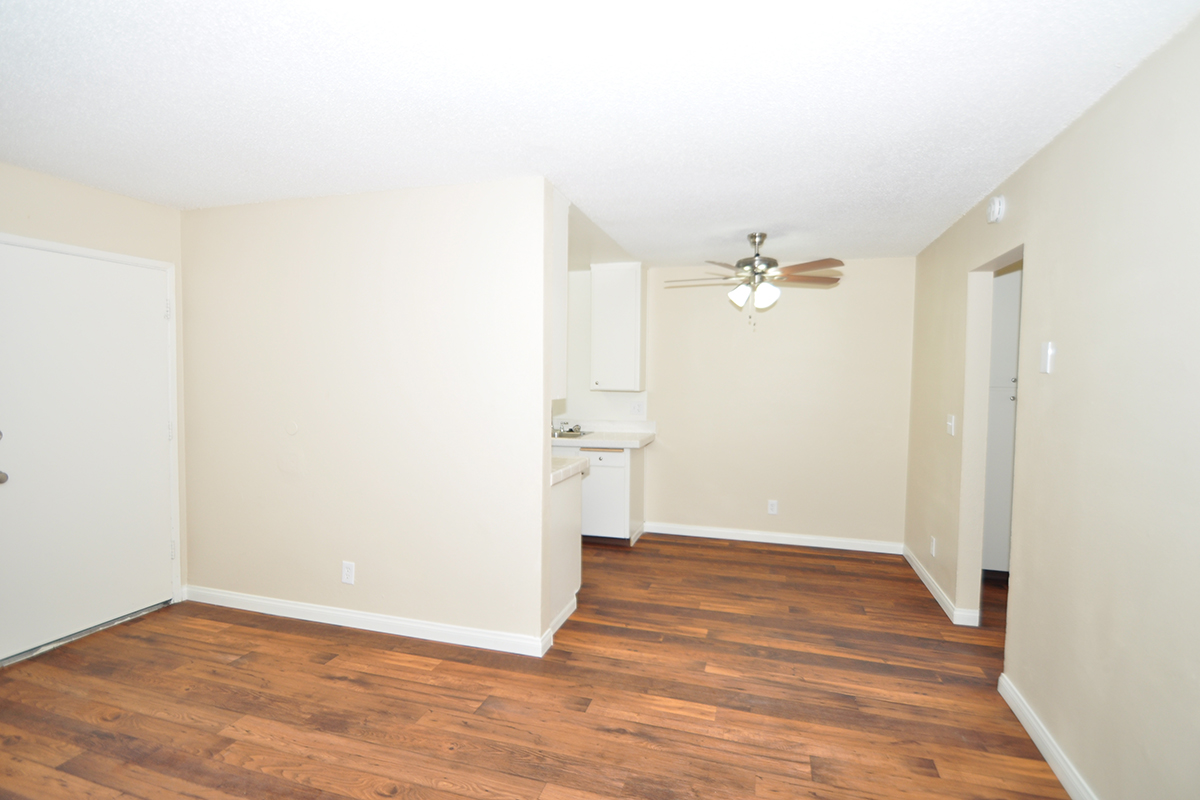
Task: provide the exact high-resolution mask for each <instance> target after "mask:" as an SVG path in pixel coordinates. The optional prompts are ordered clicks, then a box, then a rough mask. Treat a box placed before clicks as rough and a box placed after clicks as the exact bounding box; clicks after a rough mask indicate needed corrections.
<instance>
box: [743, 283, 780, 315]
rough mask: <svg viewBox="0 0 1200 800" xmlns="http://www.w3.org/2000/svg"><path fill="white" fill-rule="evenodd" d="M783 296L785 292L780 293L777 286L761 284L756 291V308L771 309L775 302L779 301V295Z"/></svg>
mask: <svg viewBox="0 0 1200 800" xmlns="http://www.w3.org/2000/svg"><path fill="white" fill-rule="evenodd" d="M743 285H744V284H743ZM781 294H783V292H781V291H779V287H778V286H776V285H775V284H773V283H760V284H759V285H758V288H757V289H755V290H754V307H755V308H758V309H763V308H770V307H771V306H773V305H775V301H776V300H778V299H779V295H781Z"/></svg>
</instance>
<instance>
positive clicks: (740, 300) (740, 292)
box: [729, 283, 779, 308]
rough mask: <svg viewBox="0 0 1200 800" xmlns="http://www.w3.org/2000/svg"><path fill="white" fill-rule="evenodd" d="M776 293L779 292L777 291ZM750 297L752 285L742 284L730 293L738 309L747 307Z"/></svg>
mask: <svg viewBox="0 0 1200 800" xmlns="http://www.w3.org/2000/svg"><path fill="white" fill-rule="evenodd" d="M776 291H779V290H778V289H776ZM749 297H750V284H748V283H740V284H738V285H737V286H735V287H733V291H732V292H730V293H729V299H730V300H732V301H733V302H734V303H736V304H737V307H738V308H742V307H744V306H745V305H746V300H747V299H749Z"/></svg>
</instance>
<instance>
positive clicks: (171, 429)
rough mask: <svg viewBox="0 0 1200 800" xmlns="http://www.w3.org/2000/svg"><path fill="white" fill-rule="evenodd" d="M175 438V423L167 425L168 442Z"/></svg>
mask: <svg viewBox="0 0 1200 800" xmlns="http://www.w3.org/2000/svg"><path fill="white" fill-rule="evenodd" d="M174 438H175V423H174V422H168V423H167V441H168V442H169V441H172V440H173V439H174Z"/></svg>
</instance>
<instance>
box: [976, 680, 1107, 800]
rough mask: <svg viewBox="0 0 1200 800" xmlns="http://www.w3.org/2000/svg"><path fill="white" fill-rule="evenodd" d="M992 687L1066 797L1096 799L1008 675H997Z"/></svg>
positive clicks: (1078, 799) (1086, 799) (1084, 799)
mask: <svg viewBox="0 0 1200 800" xmlns="http://www.w3.org/2000/svg"><path fill="white" fill-rule="evenodd" d="M996 688H997V689H998V690H999V691H1000V696H1001V697H1003V698H1004V701H1005V702H1006V703H1008V707H1009V708H1011V709H1012V712H1013V713H1014V714H1016V715H1017V719H1018V720H1020V722H1021V724H1022V725H1023V726H1025V732H1026V733H1028V734H1029V738H1030V739H1032V740H1033V743H1034V744H1035V745H1037V749H1038V750H1040V751H1041V753H1042V758H1044V759H1046V763H1047V764H1049V765H1050V769H1052V770H1054V774H1055V775H1056V776H1057V777H1058V780H1059V782H1060V783H1061V784H1062V785H1063V788H1064V789H1066V791H1067V794H1068V795H1070V796H1071V800H1100V796H1099V795H1097V794H1096V793H1095V792H1094V791H1092V787H1090V786H1088V784H1087V781H1085V780H1084V779H1083V776H1082V775H1080V774H1079V770H1078V769H1076V768H1075V765H1074V764H1072V763H1071V759H1069V758H1067V754H1066V753H1064V752H1063V749H1062V748H1061V747H1059V745H1058V742H1056V741H1055V740H1054V737H1053V736H1051V735H1050V731H1048V730H1047V729H1046V726H1045V725H1044V724H1042V720H1041V718H1039V717H1038V715H1037V714H1036V713H1035V712H1034V710H1033V708H1032V707H1031V706H1030V705H1029V702H1028V701H1027V700H1026V699H1025V696H1024V695H1022V694H1021V692H1020V690H1019V689H1017V687H1016V686H1014V685H1013V682H1012V681H1011V680H1010V679H1009V677H1008V675H1006V674H1004V673H1000V683H999V684H997V686H996Z"/></svg>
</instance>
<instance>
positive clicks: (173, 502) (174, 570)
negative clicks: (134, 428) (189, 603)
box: [0, 232, 183, 603]
mask: <svg viewBox="0 0 1200 800" xmlns="http://www.w3.org/2000/svg"><path fill="white" fill-rule="evenodd" d="M0 244H6V245H12V246H14V247H25V248H29V249H31V250H44V251H46V252H50V253H61V254H63V255H68V256H79V257H81V258H89V259H93V260H96V261H109V262H111V263H114V264H122V265H125V266H130V267H141V268H143V269H154V270H158V271H160V272H164V273H166V280H167V304H166V308H164V309H163V313H164V314H167V315H169V316H168V319H169V320H170V321H171V322H172V324H170V325H166V326H165V327H166V329H167V421H168V424H169V425H170V426H171V436H170V439H169V440H168V442H167V446H168V454H169V455H168V459H167V460H168V462H169V463H168V469H169V476H168V483H169V485H170V493H171V496H170V509H171V602H172V603H178V602H179V601H181V600H183V570H182V566H183V551H182V549H181V542H180V537H179V520H180V513H179V436H180V431H179V392H178V386H179V381H178V369H177V361H178V357H177V352H176V346H177V341H178V334H177V332H176V328H177V327H178V324H179V323H178V314H179V304H178V303H177V302H176V299H175V278H176V269H175V265H174V264H172V263H171V262H169V261H155V260H153V259H149V258H141V257H140V256H129V255H124V254H122V253H109V252H106V251H104V250H93V249H91V248H87V247H76V246H75V245H71V244H63V243H61V242H50V241H46V240H43V239H31V238H29V237H27V236H15V235H13V234H10V233H3V232H0Z"/></svg>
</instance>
